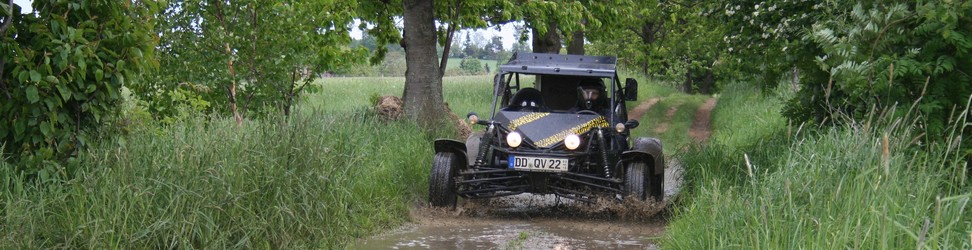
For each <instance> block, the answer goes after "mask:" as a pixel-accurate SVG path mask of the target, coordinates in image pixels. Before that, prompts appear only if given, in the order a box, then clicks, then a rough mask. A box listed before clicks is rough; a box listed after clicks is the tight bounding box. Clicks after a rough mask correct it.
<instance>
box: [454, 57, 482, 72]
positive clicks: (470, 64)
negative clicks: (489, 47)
mask: <svg viewBox="0 0 972 250" xmlns="http://www.w3.org/2000/svg"><path fill="white" fill-rule="evenodd" d="M459 68H461V69H462V71H465V72H466V73H467V74H470V75H474V74H480V73H482V72H483V64H482V62H480V61H479V59H476V58H472V57H466V58H463V59H462V62H460V63H459Z"/></svg>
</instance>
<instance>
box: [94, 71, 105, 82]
mask: <svg viewBox="0 0 972 250" xmlns="http://www.w3.org/2000/svg"><path fill="white" fill-rule="evenodd" d="M94 75H95V80H97V81H99V82H100V81H101V79H104V78H105V72H104V71H102V70H101V69H96V70H95V73H94Z"/></svg>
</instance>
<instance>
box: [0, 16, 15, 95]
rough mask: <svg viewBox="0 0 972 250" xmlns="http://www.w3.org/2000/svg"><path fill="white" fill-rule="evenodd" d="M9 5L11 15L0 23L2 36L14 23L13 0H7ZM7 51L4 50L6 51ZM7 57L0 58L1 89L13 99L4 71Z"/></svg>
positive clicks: (0, 34)
mask: <svg viewBox="0 0 972 250" xmlns="http://www.w3.org/2000/svg"><path fill="white" fill-rule="evenodd" d="M7 5H8V6H9V7H10V16H7V18H4V19H3V24H0V37H4V36H6V33H7V29H9V28H10V24H11V23H13V18H14V13H13V0H9V1H7ZM6 52H7V51H4V53H6ZM6 66H7V59H6V58H0V89H3V93H4V94H6V95H7V99H13V97H11V96H10V90H9V89H7V81H6V78H4V77H3V71H4V70H5V69H6V68H5V67H6Z"/></svg>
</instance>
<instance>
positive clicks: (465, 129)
mask: <svg viewBox="0 0 972 250" xmlns="http://www.w3.org/2000/svg"><path fill="white" fill-rule="evenodd" d="M445 106H446V113H449V119H450V120H451V121H452V122H453V123H454V124H456V133H458V136H459V139H463V140H465V139H466V138H468V137H469V135H470V134H472V127H470V126H469V124H468V123H466V120H464V119H461V118H459V116H457V115H456V113H453V112H452V109H451V108H449V103H446V105H445Z"/></svg>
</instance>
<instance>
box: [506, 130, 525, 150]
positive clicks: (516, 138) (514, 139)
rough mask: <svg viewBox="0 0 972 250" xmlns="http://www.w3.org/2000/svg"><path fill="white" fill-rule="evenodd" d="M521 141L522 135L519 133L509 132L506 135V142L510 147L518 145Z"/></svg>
mask: <svg viewBox="0 0 972 250" xmlns="http://www.w3.org/2000/svg"><path fill="white" fill-rule="evenodd" d="M521 142H523V137H521V136H520V133H517V132H510V134H508V135H506V144H508V145H510V147H514V148H515V147H519V146H520V143H521Z"/></svg>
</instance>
